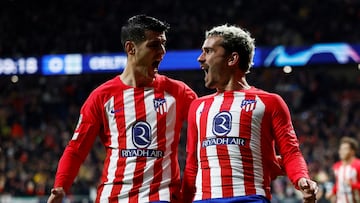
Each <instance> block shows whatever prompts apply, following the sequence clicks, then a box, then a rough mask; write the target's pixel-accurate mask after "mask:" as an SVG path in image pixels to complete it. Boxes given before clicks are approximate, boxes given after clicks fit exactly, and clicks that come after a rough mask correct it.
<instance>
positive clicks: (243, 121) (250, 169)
mask: <svg viewBox="0 0 360 203" xmlns="http://www.w3.org/2000/svg"><path fill="white" fill-rule="evenodd" d="M245 99H255V96H248V95H245ZM252 112H253V111H248V112H246V111H245V110H242V111H241V114H240V130H239V132H240V136H241V137H242V138H245V140H246V143H245V146H242V147H239V148H240V153H241V159H242V163H243V170H244V185H245V194H246V195H250V194H255V193H256V190H255V184H254V164H253V157H252V153H251V148H250V138H251V120H252Z"/></svg>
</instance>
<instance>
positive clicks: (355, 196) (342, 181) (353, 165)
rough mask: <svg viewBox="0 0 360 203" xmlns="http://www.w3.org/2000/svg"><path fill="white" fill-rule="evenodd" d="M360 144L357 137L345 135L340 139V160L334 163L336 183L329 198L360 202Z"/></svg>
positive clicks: (343, 201) (341, 202)
mask: <svg viewBox="0 0 360 203" xmlns="http://www.w3.org/2000/svg"><path fill="white" fill-rule="evenodd" d="M358 149H359V144H358V142H357V140H356V139H354V138H351V137H343V138H341V140H340V146H339V151H338V153H339V158H340V161H338V162H336V163H335V164H334V165H333V172H334V175H335V180H336V181H335V185H334V187H333V190H332V191H330V193H328V194H327V198H329V199H334V198H335V199H336V202H337V203H360V159H358V158H357V157H356V152H357V150H358Z"/></svg>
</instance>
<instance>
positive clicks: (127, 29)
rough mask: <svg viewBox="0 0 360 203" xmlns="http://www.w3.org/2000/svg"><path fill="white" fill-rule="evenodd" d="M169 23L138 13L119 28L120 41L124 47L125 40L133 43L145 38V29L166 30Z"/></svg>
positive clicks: (168, 27)
mask: <svg viewBox="0 0 360 203" xmlns="http://www.w3.org/2000/svg"><path fill="white" fill-rule="evenodd" d="M169 29H170V25H169V24H168V23H166V22H163V21H160V20H158V19H156V18H154V17H151V16H147V15H145V14H140V15H136V16H133V17H131V18H129V19H128V21H127V23H126V24H125V25H124V26H122V28H121V43H122V45H123V47H125V42H126V41H134V42H135V43H139V42H143V41H144V40H145V31H146V30H150V31H155V32H167V31H168V30H169Z"/></svg>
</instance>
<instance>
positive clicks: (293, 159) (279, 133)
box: [272, 95, 309, 189]
mask: <svg viewBox="0 0 360 203" xmlns="http://www.w3.org/2000/svg"><path fill="white" fill-rule="evenodd" d="M274 104H275V105H273V108H274V109H273V111H272V112H273V115H272V125H273V128H274V134H275V140H276V143H277V146H278V149H279V152H280V154H281V157H282V164H283V166H284V168H285V171H286V174H287V176H288V177H289V179H290V181H291V182H292V183H293V185H294V186H295V188H297V189H299V188H298V184H297V181H298V180H299V179H300V178H302V177H304V178H309V175H308V169H307V164H306V162H305V160H304V157H303V155H302V153H301V151H300V148H299V142H298V139H297V137H296V134H295V130H294V127H293V125H292V121H291V116H290V112H289V109H288V107H287V105H286V103H285V101H284V100H283V99H282V98H281V97H280V96H279V95H275V102H274Z"/></svg>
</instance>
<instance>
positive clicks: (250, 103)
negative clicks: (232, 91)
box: [241, 99, 256, 112]
mask: <svg viewBox="0 0 360 203" xmlns="http://www.w3.org/2000/svg"><path fill="white" fill-rule="evenodd" d="M255 106H256V100H255V99H244V100H242V101H241V108H242V109H244V110H245V111H246V112H249V111H252V110H254V109H255Z"/></svg>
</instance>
